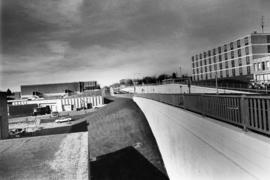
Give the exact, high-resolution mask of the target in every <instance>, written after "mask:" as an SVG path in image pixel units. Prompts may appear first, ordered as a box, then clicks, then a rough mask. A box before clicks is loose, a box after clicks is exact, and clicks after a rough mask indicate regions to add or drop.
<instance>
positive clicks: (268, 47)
mask: <svg viewBox="0 0 270 180" xmlns="http://www.w3.org/2000/svg"><path fill="white" fill-rule="evenodd" d="M267 49H268V53H270V45H268V46H267Z"/></svg>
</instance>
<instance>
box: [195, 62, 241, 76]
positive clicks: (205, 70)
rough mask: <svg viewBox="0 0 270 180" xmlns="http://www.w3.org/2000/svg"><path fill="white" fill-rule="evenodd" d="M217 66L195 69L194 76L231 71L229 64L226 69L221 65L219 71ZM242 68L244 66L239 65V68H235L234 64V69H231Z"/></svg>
mask: <svg viewBox="0 0 270 180" xmlns="http://www.w3.org/2000/svg"><path fill="white" fill-rule="evenodd" d="M217 67H218V66H217V65H216V64H215V65H214V66H205V67H204V68H197V69H193V74H194V75H197V74H202V73H211V72H216V71H218V70H224V69H225V70H227V69H229V67H228V64H225V67H223V65H222V64H219V69H217ZM239 67H242V64H239V66H237V67H235V65H234V64H232V67H230V68H239Z"/></svg>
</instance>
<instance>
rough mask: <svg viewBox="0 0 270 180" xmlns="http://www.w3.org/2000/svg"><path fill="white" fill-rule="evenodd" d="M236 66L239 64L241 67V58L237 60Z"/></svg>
mask: <svg viewBox="0 0 270 180" xmlns="http://www.w3.org/2000/svg"><path fill="white" fill-rule="evenodd" d="M238 64H239V66H242V59H241V58H239V59H238Z"/></svg>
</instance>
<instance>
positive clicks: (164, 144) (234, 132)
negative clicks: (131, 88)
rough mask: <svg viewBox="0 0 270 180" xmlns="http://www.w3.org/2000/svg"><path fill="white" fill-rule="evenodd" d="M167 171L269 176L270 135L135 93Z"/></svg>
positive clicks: (174, 178)
mask: <svg viewBox="0 0 270 180" xmlns="http://www.w3.org/2000/svg"><path fill="white" fill-rule="evenodd" d="M134 101H135V102H136V103H137V104H138V106H139V107H140V108H141V110H142V111H143V112H144V114H145V116H146V118H147V120H148V122H149V125H150V127H151V129H152V131H153V134H154V136H155V138H156V141H157V144H158V146H159V149H160V152H161V155H162V157H163V161H164V164H165V167H166V169H167V172H168V175H169V177H170V179H171V180H178V179H269V178H270V141H269V138H267V137H264V136H261V135H256V134H253V133H250V132H248V133H245V132H244V131H242V130H241V129H239V128H236V127H233V126H231V125H228V124H224V123H221V122H217V121H215V120H213V119H210V118H207V117H203V116H200V115H198V114H195V113H191V112H189V111H185V110H182V109H180V108H176V107H172V106H169V105H166V104H163V103H159V102H156V101H153V100H149V99H144V98H138V97H134Z"/></svg>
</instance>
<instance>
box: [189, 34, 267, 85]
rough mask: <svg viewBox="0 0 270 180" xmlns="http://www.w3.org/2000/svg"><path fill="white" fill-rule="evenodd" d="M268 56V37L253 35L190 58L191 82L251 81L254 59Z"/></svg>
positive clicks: (265, 35)
mask: <svg viewBox="0 0 270 180" xmlns="http://www.w3.org/2000/svg"><path fill="white" fill-rule="evenodd" d="M266 56H270V34H269V33H256V32H254V33H252V34H249V35H247V36H245V37H242V38H239V39H237V40H235V41H231V42H228V43H224V44H223V45H221V46H218V47H215V48H213V49H208V50H205V51H203V52H201V53H198V54H196V55H194V56H192V58H191V60H192V80H193V81H195V82H196V81H197V82H199V81H211V80H215V79H216V77H217V78H218V79H222V80H228V81H229V80H237V81H239V82H241V81H242V82H246V83H248V82H249V81H250V80H254V79H255V78H256V77H255V76H254V62H255V60H256V59H259V58H263V57H266Z"/></svg>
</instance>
